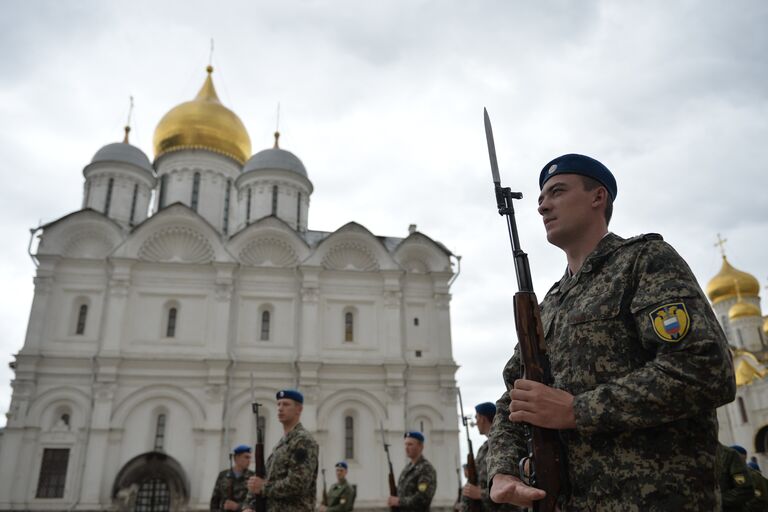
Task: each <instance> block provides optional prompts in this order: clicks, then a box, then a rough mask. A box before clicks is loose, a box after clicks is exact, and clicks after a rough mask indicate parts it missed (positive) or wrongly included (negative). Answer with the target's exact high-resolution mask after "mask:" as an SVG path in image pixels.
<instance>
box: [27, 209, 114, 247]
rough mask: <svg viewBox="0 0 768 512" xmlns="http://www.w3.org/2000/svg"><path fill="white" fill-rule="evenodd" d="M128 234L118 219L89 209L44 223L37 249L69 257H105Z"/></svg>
mask: <svg viewBox="0 0 768 512" xmlns="http://www.w3.org/2000/svg"><path fill="white" fill-rule="evenodd" d="M124 236H125V235H124V233H123V230H122V228H121V227H120V225H119V224H117V223H116V222H115V221H114V220H112V219H110V218H108V217H106V216H105V215H104V214H103V213H100V212H96V211H95V210H91V209H90V208H86V209H84V210H80V211H77V212H74V213H71V214H69V215H66V216H64V217H62V218H60V219H58V220H56V221H54V222H51V223H49V224H46V225H45V226H43V234H42V236H41V238H40V244H39V245H38V248H37V252H38V254H41V255H42V254H52V255H61V256H64V257H67V258H83V259H104V258H105V257H107V256H108V255H109V254H111V253H112V251H113V250H115V248H116V247H117V246H119V245H120V243H121V242H122V240H123V237H124Z"/></svg>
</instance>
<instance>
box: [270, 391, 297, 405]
mask: <svg viewBox="0 0 768 512" xmlns="http://www.w3.org/2000/svg"><path fill="white" fill-rule="evenodd" d="M275 397H276V398H277V399H278V400H280V399H282V398H290V399H291V400H295V401H296V402H299V403H300V404H303V403H304V395H302V394H301V393H299V392H298V391H296V390H295V389H283V390H282V391H278V392H277V395H276V396H275Z"/></svg>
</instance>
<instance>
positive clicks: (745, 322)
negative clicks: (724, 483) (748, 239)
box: [707, 254, 768, 474]
mask: <svg viewBox="0 0 768 512" xmlns="http://www.w3.org/2000/svg"><path fill="white" fill-rule="evenodd" d="M707 295H708V296H709V300H710V301H712V308H713V309H714V311H715V314H716V315H717V318H718V320H719V321H720V325H721V327H722V328H723V331H724V332H725V335H726V337H727V338H728V344H729V345H730V346H731V352H732V354H733V363H734V369H735V371H736V386H737V388H736V399H735V400H734V401H733V402H731V403H729V404H727V405H724V406H723V407H720V408H719V409H718V410H717V419H718V423H719V425H720V436H719V437H720V441H721V442H722V443H724V444H726V445H732V444H738V445H741V446H743V447H744V448H745V449H746V450H747V452H748V454H749V456H750V457H751V456H755V457H756V458H757V460H758V462H759V464H760V467H761V469H763V472H764V474H766V471H765V470H766V469H768V378H767V377H768V370H766V366H765V365H766V364H768V316H766V317H765V318H764V317H763V316H762V313H761V307H760V283H759V282H758V280H757V279H755V277H754V276H752V275H751V274H748V273H747V272H742V271H741V270H738V269H736V268H734V267H733V266H732V265H731V263H730V262H729V261H728V259H727V258H726V257H725V254H723V264H722V267H721V269H720V272H719V273H718V274H717V275H716V276H715V277H713V278H712V279H711V280H710V281H709V284H708V285H707Z"/></svg>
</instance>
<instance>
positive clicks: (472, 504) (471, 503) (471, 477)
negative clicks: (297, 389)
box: [456, 388, 483, 512]
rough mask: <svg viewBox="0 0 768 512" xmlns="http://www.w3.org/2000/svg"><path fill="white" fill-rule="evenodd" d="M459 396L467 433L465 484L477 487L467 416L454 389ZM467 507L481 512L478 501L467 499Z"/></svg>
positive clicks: (459, 393) (480, 505) (460, 402)
mask: <svg viewBox="0 0 768 512" xmlns="http://www.w3.org/2000/svg"><path fill="white" fill-rule="evenodd" d="M456 392H457V393H458V395H459V408H460V409H461V423H462V424H463V425H464V430H465V431H466V432H467V483H468V484H470V485H474V486H476V487H477V465H476V464H475V452H474V451H473V450H472V439H470V437H469V423H468V422H467V419H468V418H467V416H464V403H463V402H462V400H461V389H459V388H456ZM467 506H468V508H469V511H470V512H482V510H483V503H482V502H481V501H480V500H472V499H469V498H467Z"/></svg>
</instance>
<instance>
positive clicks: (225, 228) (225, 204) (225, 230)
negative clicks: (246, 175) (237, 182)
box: [222, 179, 232, 235]
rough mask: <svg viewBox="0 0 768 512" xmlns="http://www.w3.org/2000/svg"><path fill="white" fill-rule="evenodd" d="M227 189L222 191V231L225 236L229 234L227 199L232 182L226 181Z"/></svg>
mask: <svg viewBox="0 0 768 512" xmlns="http://www.w3.org/2000/svg"><path fill="white" fill-rule="evenodd" d="M226 187H227V189H226V190H225V191H224V222H223V227H222V231H224V234H225V235H226V234H227V233H228V232H229V198H230V193H231V192H232V180H231V179H230V180H227V184H226Z"/></svg>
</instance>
